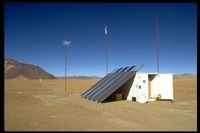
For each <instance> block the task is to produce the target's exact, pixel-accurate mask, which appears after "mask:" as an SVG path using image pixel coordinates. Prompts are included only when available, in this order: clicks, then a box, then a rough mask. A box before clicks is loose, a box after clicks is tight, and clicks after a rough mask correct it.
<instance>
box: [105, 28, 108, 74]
mask: <svg viewBox="0 0 200 133" xmlns="http://www.w3.org/2000/svg"><path fill="white" fill-rule="evenodd" d="M107 32H108V31H107V26H106V27H105V36H106V74H108V34H107Z"/></svg>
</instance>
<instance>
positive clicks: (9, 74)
mask: <svg viewBox="0 0 200 133" xmlns="http://www.w3.org/2000/svg"><path fill="white" fill-rule="evenodd" d="M18 76H20V77H25V78H27V79H40V78H42V79H55V78H56V77H55V76H53V75H52V74H50V73H48V72H46V71H44V70H43V69H42V68H40V67H39V66H34V65H32V64H24V63H19V62H17V61H15V60H13V59H8V58H5V59H4V79H14V78H17V77H18Z"/></svg>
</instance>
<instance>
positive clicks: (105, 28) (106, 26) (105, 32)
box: [105, 26, 107, 35]
mask: <svg viewBox="0 0 200 133" xmlns="http://www.w3.org/2000/svg"><path fill="white" fill-rule="evenodd" d="M105 34H106V35H107V26H106V27H105Z"/></svg>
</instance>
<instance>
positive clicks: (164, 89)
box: [127, 72, 173, 102]
mask: <svg viewBox="0 0 200 133" xmlns="http://www.w3.org/2000/svg"><path fill="white" fill-rule="evenodd" d="M148 75H155V77H154V79H153V80H152V82H151V86H152V87H151V88H152V89H151V91H150V97H149V86H148V82H149V81H148ZM139 86H140V87H141V88H140V89H139ZM158 94H161V99H166V100H173V76H172V74H158V75H157V74H155V73H138V72H137V73H136V76H135V78H134V80H133V83H132V86H131V88H130V91H129V93H128V96H127V100H129V101H132V97H136V101H138V102H141V101H145V99H147V100H149V99H151V97H152V98H155V96H156V95H158ZM141 99H142V100H141Z"/></svg>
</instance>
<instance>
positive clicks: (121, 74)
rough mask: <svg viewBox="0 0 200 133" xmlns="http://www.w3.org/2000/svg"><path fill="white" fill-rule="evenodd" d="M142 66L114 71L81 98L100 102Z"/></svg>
mask: <svg viewBox="0 0 200 133" xmlns="http://www.w3.org/2000/svg"><path fill="white" fill-rule="evenodd" d="M143 66H144V65H138V66H130V67H124V68H118V69H114V70H113V71H112V72H111V73H109V74H107V75H106V76H105V77H103V78H102V79H101V80H100V81H99V82H97V83H96V84H94V85H93V86H92V87H90V88H89V89H88V90H86V91H85V92H84V93H82V94H81V97H84V98H87V99H90V100H93V101H98V102H102V101H103V100H105V99H106V98H107V97H108V96H109V95H110V94H112V93H113V92H114V91H115V90H117V89H118V88H119V87H120V86H121V85H122V84H124V83H125V82H126V81H127V80H129V79H130V78H131V77H132V76H133V75H134V74H135V73H136V72H137V71H138V70H139V69H140V68H141V67H143Z"/></svg>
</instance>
